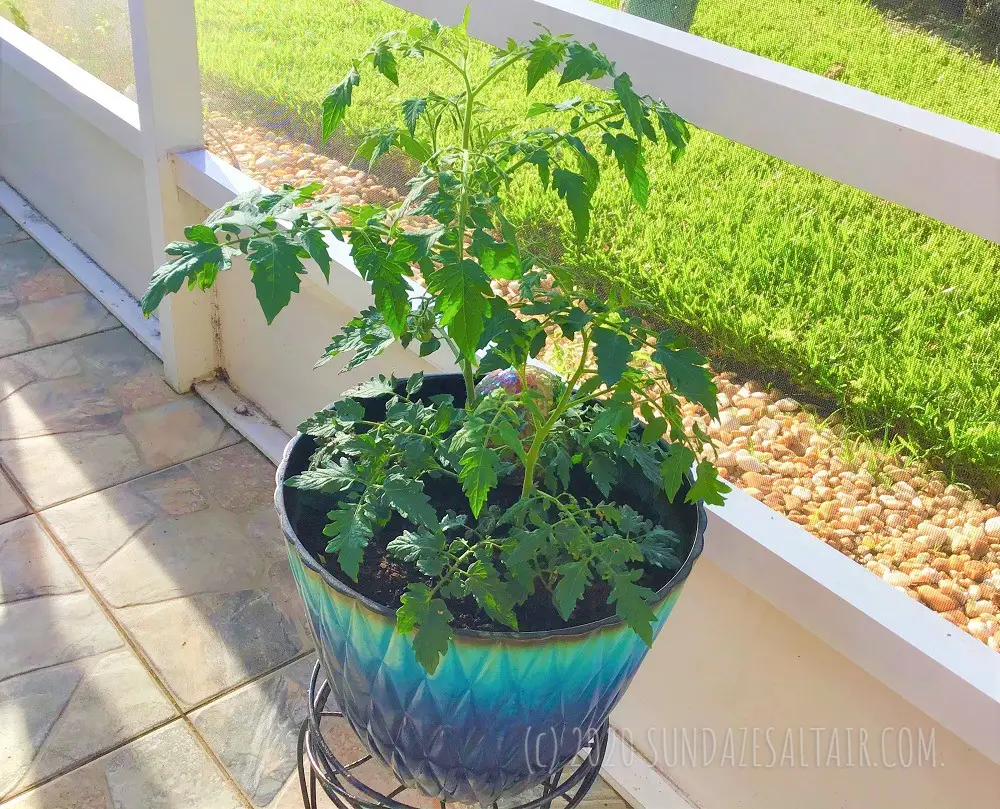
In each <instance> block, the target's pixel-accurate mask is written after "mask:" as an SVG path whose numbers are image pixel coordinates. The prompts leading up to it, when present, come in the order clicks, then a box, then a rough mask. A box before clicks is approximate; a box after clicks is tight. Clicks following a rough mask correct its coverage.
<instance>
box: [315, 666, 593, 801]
mask: <svg viewBox="0 0 1000 809" xmlns="http://www.w3.org/2000/svg"><path fill="white" fill-rule="evenodd" d="M320 675H321V670H320V665H319V663H317V664H316V666H315V668H314V669H313V673H312V678H311V680H310V681H309V706H310V708H309V716H308V718H307V719H306V720H305V721H304V722H303V723H302V728H301V729H300V730H299V787H300V788H301V790H302V803H303V806H304V807H305V809H319V805H318V804H317V802H316V799H317V796H318V791H317V789H318V787H321V788H322V790H323V792H325V793H326V795H327V797H329V799H330V800H331V801H332V802H333V805H334V806H336V807H338V809H416V808H415V807H413V806H412V805H411V804H408V803H401V802H400V801H397V800H395V797H396V796H397V795H399V794H400V793H401V792H403V791H404V790H405V789H406V787H405V786H404V785H403V784H400V785H399V786H398V787H397V788H396V789H394V790H393V791H392V792H390V793H389V794H387V795H386V794H383V793H381V792H379V791H378V790H375V789H373V788H372V787H370V786H368V785H367V784H365V783H364V781H362V780H361V779H360V778H358V777H356V776H355V775H354V774H352V772H351V771H352V770H355V769H356V768H357V767H360V766H361V765H362V764H364V763H365V762H367V761H370V760H371V758H372V757H371V756H370V755H366V756H363V757H361V758H360V759H358V760H357V761H352V762H351V763H349V764H344V763H342V762H341V761H340V760H339V759H338V758H337V756H336V755H335V754H334V752H333V751H332V750H331V749H330V746H329V745H328V744H327V742H326V740H325V739H324V738H323V734H322V727H321V725H322V720H323V719H325V718H327V717H342V716H343V713H341V712H340V711H328V710H326V703H327V701H328V700H329V698H330V684H329V683H328V682H327V681H326V680H323V683H322V685H320ZM586 746H587V745H585V747H586ZM607 746H608V722H607V721H606V720H605V722H604V724H603V725H602V726H601V728H600V730H598V732H597V734H596V735H595V736H594V738H593V739H592V740H591V741H590V742H589V747H590V750H589V752H588V753H587V755H586V757H585V758H584V759H583V761H582V763H581V764H580V766H579V767H578V768H577V769H576V770H575V771H573V772H572V773H571V774H570V775H569V776H567V778H566V780H565V781H564V780H562V774H563V771H562V770H560V771H559V772H557V773H555V774H553V775H552V776H551V777H550V778H549V779H548V781H546V782H545V784H544V785H543V788H542V795H541V796H540V797H538V798H534V799H532V800H528V801H525V802H524V803H518V804H516V805H507V802H506V801H505V806H504V809H550V808H551V807H552V804H553V802H556V807H557V809H572V808H573V807H575V806H578V805H579V804H580V802H581V801H582V800H583V799H584V798H585V797H586V796H587V793H588V792H590V789H591V787H593V786H594V782H595V781H596V780H597V776H598V774H599V773H600V771H601V764H602V763H603V761H604V754H605V752H606V751H607ZM441 809H446V803H445V801H441ZM492 809H498V806H497V804H495V803H494V804H493V806H492Z"/></svg>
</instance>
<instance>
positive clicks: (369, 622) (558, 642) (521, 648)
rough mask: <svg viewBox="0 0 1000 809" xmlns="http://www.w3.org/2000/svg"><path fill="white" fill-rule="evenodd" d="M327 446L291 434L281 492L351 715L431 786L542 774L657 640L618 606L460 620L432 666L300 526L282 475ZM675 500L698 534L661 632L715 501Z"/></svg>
mask: <svg viewBox="0 0 1000 809" xmlns="http://www.w3.org/2000/svg"><path fill="white" fill-rule="evenodd" d="M455 383H457V384H459V385H460V384H461V377H460V376H459V377H457V380H455V379H452V375H440V376H437V377H428V379H427V380H425V383H424V385H425V389H426V388H430V389H429V390H426V391H425V392H424V395H433V394H434V393H440V392H451V393H456V391H455V390H453V389H452V387H453V385H454V384H455ZM456 398H457V396H456ZM383 408H384V404H383ZM369 417H370V416H369ZM314 447H315V444H314V442H313V440H312V439H311V438H310V437H308V436H302V435H299V436H296V437H295V438H294V439H293V440H292V441H291V442H290V443H289V445H288V448H287V449H286V452H285V458H284V461H283V462H282V465H281V467H280V468H279V470H278V479H277V483H278V488H277V492H276V495H275V501H276V505H277V508H278V512H279V515H280V517H281V521H282V527H283V529H284V532H285V536H286V539H287V544H288V552H289V560H290V563H291V567H292V572H293V574H294V576H295V581H296V583H297V585H298V589H299V592H300V594H301V596H302V599H303V601H304V603H305V606H306V610H307V612H308V615H309V621H310V624H311V627H312V631H313V634H314V635H315V638H316V644H317V649H318V652H319V656H320V660H321V661H322V663H323V667H324V669H325V671H326V675H327V678H328V679H329V681H330V685H331V688H332V691H333V695H334V696H335V698H336V700H337V703H338V704H339V706H340V709H341V710H342V711H343V712H344V716H345V718H346V719H347V721H348V722H349V723H350V725H351V727H352V728H353V729H354V730H355V732H356V733H357V734H358V736H359V737H360V739H361V741H362V742H363V743H364V744H365V746H366V747H367V748H368V750H369V752H371V754H372V755H373V756H374V757H375V758H376V759H379V760H380V761H382V762H383V763H384V764H386V765H387V766H389V767H390V768H392V770H393V771H394V772H395V773H396V775H397V776H398V777H399V778H400V780H401V781H402V782H403V783H405V784H406V785H407V786H410V787H415V788H418V789H420V790H422V791H423V792H424V793H426V794H427V795H430V796H432V797H436V798H440V799H442V800H448V801H460V802H464V803H471V804H480V805H488V804H490V803H492V802H494V801H496V800H498V799H500V798H503V797H508V796H513V795H516V794H519V793H521V792H523V791H525V790H527V789H530V788H531V787H534V786H537V785H538V784H541V783H542V782H543V781H544V780H545V779H546V778H547V777H548V776H549V775H550V774H551V773H552V772H554V771H556V770H558V769H560V768H561V767H563V766H565V765H566V764H567V763H568V762H569V761H570V760H571V759H572V758H573V756H574V755H575V754H576V753H577V751H578V750H579V749H580V748H581V747H582V746H584V745H585V744H586V743H587V742H588V741H589V739H590V737H591V735H592V734H593V733H594V732H595V731H596V730H597V729H598V728H599V727H600V725H601V724H602V723H603V722H604V720H605V719H606V718H607V716H608V714H609V713H610V712H611V709H612V708H613V707H614V706H615V704H616V703H617V702H618V700H619V699H620V698H621V696H622V694H623V693H624V691H625V689H626V688H627V686H628V684H629V683H630V682H631V680H632V677H633V676H634V674H635V672H636V670H637V669H638V667H639V664H640V663H641V662H642V660H643V658H644V657H645V655H646V651H647V649H646V645H645V644H644V643H643V641H642V640H641V639H640V638H639V637H638V636H637V635H636V634H635V633H634V632H632V630H630V629H629V628H628V627H627V626H626V625H625V624H624V623H622V622H621V621H620V620H618V619H617V618H614V617H612V618H608V619H605V620H603V621H598V622H595V623H591V624H588V625H585V626H581V627H572V628H569V629H564V630H557V631H550V632H526V633H515V632H477V631H472V630H456V632H455V638H454V641H453V644H452V647H451V649H449V651H448V653H447V654H445V656H444V657H443V658H442V660H441V663H440V665H439V666H438V668H437V670H436V671H435V673H434V674H433V675H429V674H428V673H427V672H426V671H425V670H424V668H423V667H422V666H421V665H420V664H419V663H418V662H417V660H416V657H415V655H414V653H413V647H412V643H411V641H410V639H409V638H408V637H406V636H401V635H399V634H397V633H396V631H395V613H394V611H393V610H390V609H388V608H386V607H384V606H382V605H379V604H376V603H375V602H373V601H371V600H370V599H368V598H366V597H364V596H362V595H360V594H358V593H356V592H354V591H353V590H352V589H351V587H349V586H348V585H346V584H345V583H344V582H342V581H340V580H339V579H338V578H336V577H334V576H333V575H332V574H330V572H329V571H327V570H325V569H324V568H323V567H322V566H321V565H320V564H319V562H318V561H316V560H315V559H314V558H313V555H312V554H311V553H310V552H309V551H308V550H307V549H306V547H305V546H304V545H303V543H302V541H301V540H300V538H299V536H298V535H297V533H296V531H295V528H294V525H295V523H296V521H297V520H296V517H297V512H298V508H299V506H298V504H297V502H296V498H297V491H296V490H294V489H291V488H288V487H285V486H284V485H283V482H284V481H285V480H287V479H288V478H289V477H291V476H292V475H294V474H297V473H298V472H299V471H301V470H302V469H304V468H305V467H306V465H307V464H308V460H309V457H310V455H311V454H312V452H313V450H314ZM671 508H673V509H675V510H680V511H682V512H684V513H683V516H684V518H685V519H684V527H683V529H682V533H683V534H685V535H686V537H685V538H686V539H689V540H690V542H691V546H690V552H689V553H688V555H687V559H686V560H685V563H684V565H683V566H682V568H681V569H680V570H679V571H678V573H677V574H676V575H675V576H674V577H673V578H672V579H671V580H670V581H669V582H668V583H667V584H665V585H664V586H663V587H661V588H660V590H659V591H658V592H657V596H656V597H657V602H656V604H655V605H654V609H655V612H656V616H657V624H656V627H655V631H654V635H655V634H658V633H659V631H660V629H661V628H662V626H663V624H664V622H665V621H666V619H667V616H668V615H669V614H670V611H671V609H672V608H673V606H674V604H675V603H676V601H677V598H678V596H679V595H680V591H681V586H682V585H683V582H684V580H685V579H686V578H687V576H688V574H689V573H690V570H691V566H692V565H693V563H694V561H695V559H697V557H698V556H699V555H700V553H701V549H702V547H703V535H704V530H705V512H704V508H702V507H700V506H698V507H695V506H679V505H678V506H672V507H671Z"/></svg>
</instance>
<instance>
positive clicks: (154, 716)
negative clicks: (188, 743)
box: [0, 517, 175, 800]
mask: <svg viewBox="0 0 1000 809" xmlns="http://www.w3.org/2000/svg"><path fill="white" fill-rule="evenodd" d="M173 716H175V711H174V709H173V707H172V706H171V704H170V702H169V701H168V700H167V698H166V696H165V695H164V694H163V692H162V691H161V690H160V689H159V687H157V685H156V684H155V683H154V681H153V679H152V678H151V677H150V676H149V673H148V671H147V670H146V669H145V667H144V666H143V665H142V663H141V662H140V661H139V659H138V658H137V657H136V656H135V654H134V653H133V652H132V650H131V649H129V648H128V647H127V646H126V645H125V643H124V641H123V640H122V637H121V635H120V634H119V633H118V632H117V630H115V628H114V627H113V626H112V624H111V622H110V621H108V619H107V617H106V616H105V614H104V612H103V611H102V610H101V608H100V606H99V605H98V603H97V602H96V601H95V600H94V599H93V597H92V596H91V595H90V594H89V593H88V592H87V591H86V590H85V589H84V587H83V585H82V583H81V582H80V581H79V579H78V578H77V576H76V574H75V573H74V572H73V570H72V569H71V568H70V566H69V565H68V564H67V563H66V561H65V560H64V559H63V557H62V556H61V555H60V554H59V552H58V550H57V549H56V547H55V545H54V544H53V542H52V540H51V539H50V538H49V537H48V536H47V535H46V534H45V532H44V530H43V529H42V527H41V525H40V524H39V523H38V520H37V519H36V518H35V517H24V518H22V519H19V520H15V521H13V522H9V523H6V524H5V525H0V800H2V798H3V796H5V795H10V794H12V793H15V792H21V791H23V790H25V789H27V788H28V787H30V786H31V785H33V784H35V783H37V782H38V781H40V780H42V779H46V778H50V777H52V776H53V775H55V774H57V773H59V772H62V771H65V770H67V769H69V768H71V767H74V766H76V765H78V764H79V763H80V762H82V761H85V760H88V759H91V758H93V757H94V756H96V755H98V754H100V753H102V752H104V751H106V750H109V749H111V748H112V747H114V746H116V745H119V744H122V743H124V742H127V741H128V740H129V739H132V738H134V737H136V736H137V735H139V734H141V733H143V732H144V731H146V730H149V729H150V728H152V727H155V726H156V725H157V724H160V723H163V722H166V721H168V720H169V719H170V718H171V717H173Z"/></svg>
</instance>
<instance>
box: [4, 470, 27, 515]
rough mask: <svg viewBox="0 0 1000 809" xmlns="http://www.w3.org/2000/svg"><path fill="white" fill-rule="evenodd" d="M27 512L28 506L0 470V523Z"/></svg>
mask: <svg viewBox="0 0 1000 809" xmlns="http://www.w3.org/2000/svg"><path fill="white" fill-rule="evenodd" d="M27 513H28V507H27V506H26V505H25V504H24V501H23V500H22V499H21V495H19V494H18V493H17V492H16V491H14V487H13V486H12V485H11V482H10V481H9V480H7V476H6V475H5V474H4V473H3V470H0V524H2V523H5V522H9V521H10V520H14V519H17V518H18V517H21V516H23V515H25V514H27Z"/></svg>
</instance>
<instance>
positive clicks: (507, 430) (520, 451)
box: [491, 419, 527, 461]
mask: <svg viewBox="0 0 1000 809" xmlns="http://www.w3.org/2000/svg"><path fill="white" fill-rule="evenodd" d="M492 435H498V436H500V440H501V441H503V443H504V445H505V446H507V447H508V448H509V449H511V450H513V451H514V454H516V455H517V457H518V458H520V459H521V460H522V461H524V460H525V458H526V457H527V456H526V453H525V451H524V444H523V443H522V442H523V439H522V438H521V436H520V434H519V433H518V431H517V430H516V429H515V428H514V425H513V424H511V423H510V422H509V421H507V420H506V419H500V420H499V421H497V422H495V423H494V425H493V432H492ZM492 435H491V437H492Z"/></svg>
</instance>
